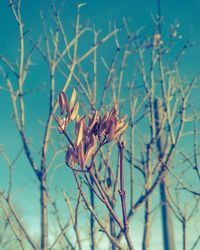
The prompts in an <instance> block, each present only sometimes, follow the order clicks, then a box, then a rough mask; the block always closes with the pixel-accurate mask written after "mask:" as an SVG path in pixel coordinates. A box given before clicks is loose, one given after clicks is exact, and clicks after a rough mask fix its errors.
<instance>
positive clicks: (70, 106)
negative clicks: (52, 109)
mask: <svg viewBox="0 0 200 250" xmlns="http://www.w3.org/2000/svg"><path fill="white" fill-rule="evenodd" d="M75 101H76V90H75V89H74V90H73V92H72V96H71V99H70V102H69V103H68V100H67V98H66V95H65V93H64V92H63V91H62V92H60V94H59V105H60V115H61V116H58V117H57V119H56V120H57V123H58V131H59V132H60V133H62V132H63V131H64V130H65V128H66V126H67V125H68V124H69V122H70V121H72V120H74V119H75V118H76V116H77V114H78V109H79V103H78V102H77V103H76V104H75ZM65 111H66V112H65ZM64 113H65V116H64V117H62V115H63V114H64Z"/></svg>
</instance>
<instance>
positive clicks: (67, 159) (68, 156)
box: [65, 148, 71, 165]
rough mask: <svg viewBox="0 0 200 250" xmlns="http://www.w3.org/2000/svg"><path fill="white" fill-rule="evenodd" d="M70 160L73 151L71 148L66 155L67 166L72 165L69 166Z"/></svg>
mask: <svg viewBox="0 0 200 250" xmlns="http://www.w3.org/2000/svg"><path fill="white" fill-rule="evenodd" d="M70 159H71V150H70V148H69V149H68V150H67V152H66V155H65V163H66V164H67V165H70V164H69V162H70Z"/></svg>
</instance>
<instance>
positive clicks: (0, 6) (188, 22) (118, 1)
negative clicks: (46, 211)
mask: <svg viewBox="0 0 200 250" xmlns="http://www.w3.org/2000/svg"><path fill="white" fill-rule="evenodd" d="M59 2H60V1H56V3H59ZM84 2H85V3H86V6H85V7H84V8H82V9H81V21H82V22H85V21H88V22H90V23H91V24H92V25H94V26H95V28H96V29H101V30H102V34H106V33H107V32H108V30H109V29H108V26H109V25H108V23H109V22H110V21H113V20H115V21H116V24H117V25H121V23H122V17H126V18H127V20H129V26H130V28H131V30H136V29H138V28H139V27H141V26H145V28H146V32H152V22H151V16H150V14H151V13H152V14H155V13H156V2H157V1H156V0H115V1H114V0H109V1H105V0H101V1H99V0H93V1H92V0H88V1H84ZM75 3H76V1H72V0H68V1H66V4H65V9H64V11H63V12H62V15H61V16H62V19H63V22H64V24H65V27H69V30H70V29H71V28H70V27H71V24H72V23H73V22H74V17H75V8H76V6H75ZM49 4H50V1H47V0H43V1H39V0H35V1H31V0H22V18H23V20H24V23H25V27H26V28H27V29H28V28H31V33H30V34H31V35H30V36H31V37H32V38H33V39H34V40H35V39H37V38H38V37H39V35H40V34H41V33H42V28H41V21H40V18H39V13H40V11H42V12H43V13H44V16H45V18H46V19H47V22H48V23H49V24H51V19H50V18H49V17H50V13H49ZM161 12H162V15H163V16H164V25H166V27H167V26H169V25H170V24H172V23H174V21H175V20H177V21H178V22H179V23H180V28H179V30H178V32H179V34H180V35H181V36H182V37H183V38H182V39H183V41H186V40H187V39H190V40H191V41H194V47H193V48H192V49H189V50H188V52H186V54H185V55H184V64H182V65H181V67H182V70H183V75H184V74H186V75H187V76H188V77H189V78H190V77H192V75H194V74H195V73H196V72H197V71H199V70H200V60H199V55H200V18H199V13H200V1H199V0H192V1H181V0H161ZM0 23H1V25H0V54H3V55H5V56H7V57H8V58H9V59H10V60H11V62H13V63H14V62H15V60H16V57H17V55H18V42H17V38H18V31H17V26H16V22H15V20H14V18H13V17H12V14H11V10H10V9H9V7H8V3H7V1H6V0H3V1H1V2H0ZM85 42H87V41H85ZM82 46H83V47H84V46H85V45H84V44H82ZM86 46H87V45H86ZM108 56H109V54H108ZM33 58H34V60H35V61H36V63H37V65H36V66H34V65H33V68H32V72H30V75H29V76H28V82H27V84H26V87H25V88H27V89H30V88H31V87H32V86H38V85H40V84H42V83H43V82H48V72H47V68H46V66H45V65H44V63H43V60H42V59H41V57H40V56H39V55H38V54H37V53H36V54H34V57H33ZM1 85H3V81H2V78H0V86H1ZM199 94H200V93H199V91H198V92H196V94H195V95H194V98H195V100H198V98H199ZM28 98H29V99H28ZM28 98H27V110H28V112H27V114H26V117H27V124H28V125H27V132H28V134H29V135H30V136H31V137H32V140H33V146H34V150H35V151H36V152H37V151H38V150H39V147H38V145H39V143H40V142H39V138H40V136H41V135H42V134H43V130H42V128H41V122H42V121H45V120H46V115H47V114H46V112H47V109H48V104H47V100H48V94H47V93H46V92H45V88H44V89H43V90H42V93H41V94H38V93H34V94H33V95H31V96H29V97H28ZM36 98H37V99H36ZM36 100H37V101H36ZM198 106H199V105H198ZM0 114H1V117H0V145H3V147H4V149H5V151H6V152H7V154H8V155H9V157H10V158H11V159H14V157H15V155H16V154H17V152H19V150H20V147H21V142H20V138H19V135H18V133H17V131H16V128H15V124H14V122H13V121H12V120H11V114H12V109H11V105H10V101H9V95H5V93H4V92H3V91H1V89H0ZM38 118H39V119H40V120H38ZM25 163H27V160H26V158H25V157H24V155H23V154H22V155H21V156H20V158H19V160H18V161H17V164H16V166H15V168H14V178H13V194H14V195H13V198H14V200H15V201H16V206H17V207H18V209H19V211H20V212H21V213H23V215H24V222H25V223H27V224H29V225H30V224H31V227H30V231H32V232H38V229H36V227H35V226H33V225H37V226H38V223H39V216H38V214H39V206H38V202H37V201H38V199H39V196H38V192H37V188H38V186H37V183H36V182H35V181H34V178H33V174H32V171H30V169H29V167H27V165H28V164H27V165H26V164H25ZM0 169H1V170H0V172H1V174H0V187H1V188H5V187H6V186H7V179H8V171H7V168H6V165H5V162H4V161H3V160H2V159H1V158H0ZM53 172H54V171H53V170H52V174H53ZM66 175H67V176H68V184H66ZM54 180H55V182H56V183H62V185H63V186H64V187H66V186H67V187H68V185H70V187H68V188H69V191H70V190H71V189H72V190H73V186H71V182H72V176H71V174H70V172H69V171H68V170H66V169H64V170H62V171H61V172H60V171H59V170H58V171H57V172H56V173H55V176H54ZM60 204H61V206H62V205H63V203H62V201H60ZM141 216H142V215H141ZM156 218H157V223H158V225H159V223H160V220H159V219H158V218H159V212H157V216H156V217H155V220H156ZM139 220H140V218H139V216H138V218H137V222H138V223H139ZM138 225H139V224H137V227H138ZM154 231H155V234H152V237H153V241H154V242H158V243H157V244H160V240H161V236H160V235H159V237H157V235H156V233H157V231H156V229H155V228H154ZM191 237H192V236H191ZM137 239H140V235H138V237H137ZM191 239H192V238H191ZM137 244H138V245H139V244H140V242H139V241H138V243H137ZM155 244H156V243H155ZM136 249H137V248H136ZM152 249H156V250H159V247H158V246H156V247H155V248H152ZM160 249H161V248H160ZM177 249H179V248H177Z"/></svg>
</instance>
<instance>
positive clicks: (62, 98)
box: [58, 91, 67, 115]
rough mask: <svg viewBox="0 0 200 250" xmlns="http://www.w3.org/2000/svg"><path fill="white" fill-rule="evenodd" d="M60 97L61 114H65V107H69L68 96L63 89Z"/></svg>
mask: <svg viewBox="0 0 200 250" xmlns="http://www.w3.org/2000/svg"><path fill="white" fill-rule="evenodd" d="M58 99H59V105H60V114H61V115H63V113H64V112H65V108H66V107H67V98H66V95H65V93H64V92H63V91H61V92H60V94H59V97H58Z"/></svg>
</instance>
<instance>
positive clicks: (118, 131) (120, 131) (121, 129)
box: [114, 123, 128, 139]
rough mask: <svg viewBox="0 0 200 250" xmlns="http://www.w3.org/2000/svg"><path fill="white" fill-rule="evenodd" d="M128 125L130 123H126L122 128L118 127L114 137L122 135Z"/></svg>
mask: <svg viewBox="0 0 200 250" xmlns="http://www.w3.org/2000/svg"><path fill="white" fill-rule="evenodd" d="M127 127H128V123H125V124H124V125H123V126H122V127H121V128H120V129H118V130H117V131H116V133H115V135H114V138H115V139H116V138H117V137H118V136H119V135H121V134H122V133H123V132H124V131H125V130H126V128H127Z"/></svg>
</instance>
